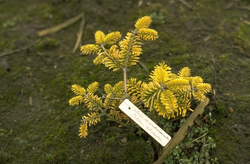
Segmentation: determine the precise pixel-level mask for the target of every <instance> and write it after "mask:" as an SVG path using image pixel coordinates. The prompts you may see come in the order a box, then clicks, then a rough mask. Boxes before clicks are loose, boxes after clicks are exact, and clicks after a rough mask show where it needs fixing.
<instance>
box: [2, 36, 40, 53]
mask: <svg viewBox="0 0 250 164" xmlns="http://www.w3.org/2000/svg"><path fill="white" fill-rule="evenodd" d="M39 41H40V40H37V41H35V42H33V43H32V44H30V45H28V46H26V47H23V48H20V49H16V50H13V51H10V52H5V53H3V54H0V57H3V56H6V55H11V54H14V53H17V52H20V51H23V50H27V49H28V48H30V47H32V46H34V45H36V44H37V43H38V42H39Z"/></svg>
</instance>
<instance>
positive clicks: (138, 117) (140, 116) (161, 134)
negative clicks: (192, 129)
mask: <svg viewBox="0 0 250 164" xmlns="http://www.w3.org/2000/svg"><path fill="white" fill-rule="evenodd" d="M119 108H120V109H121V110H122V111H123V112H124V113H126V114H127V115H128V116H129V117H130V118H131V119H132V120H133V121H134V122H136V123H137V124H138V125H139V126H140V127H141V128H142V129H144V130H145V131H146V132H147V133H148V134H149V135H151V136H152V137H153V138H154V139H155V140H156V141H157V142H159V143H160V144H161V145H162V146H165V145H166V144H167V143H168V142H169V141H170V140H171V137H170V136H169V135H168V134H167V133H166V132H165V131H163V130H162V129H161V128H160V127H159V126H158V125H157V124H155V123H154V122H153V121H152V120H151V119H150V118H149V117H148V116H146V115H145V114H144V113H143V112H142V111H141V110H140V109H138V108H137V107H136V106H135V105H134V104H133V103H132V102H130V101H129V100H128V99H125V100H124V101H123V102H122V103H121V105H120V106H119Z"/></svg>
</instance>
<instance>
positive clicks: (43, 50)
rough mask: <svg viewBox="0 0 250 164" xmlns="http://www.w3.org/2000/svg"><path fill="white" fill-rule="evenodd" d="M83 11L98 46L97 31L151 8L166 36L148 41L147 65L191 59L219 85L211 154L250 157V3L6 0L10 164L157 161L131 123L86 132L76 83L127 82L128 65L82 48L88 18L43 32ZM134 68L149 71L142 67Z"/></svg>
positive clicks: (0, 19) (236, 163)
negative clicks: (102, 61)
mask: <svg viewBox="0 0 250 164" xmlns="http://www.w3.org/2000/svg"><path fill="white" fill-rule="evenodd" d="M192 6H193V7H192ZM191 8H192V9H191ZM185 10H187V11H186V12H184V11H185ZM182 12H184V13H182ZM80 13H84V14H85V20H86V21H85V26H84V31H83V37H82V41H81V42H82V45H84V44H89V43H94V33H95V31H97V30H102V31H104V32H105V33H108V32H111V31H120V32H121V33H122V34H123V36H124V35H125V34H126V32H127V31H129V30H132V29H133V27H134V26H133V25H134V22H135V21H136V20H137V19H138V18H140V17H142V16H145V15H151V16H152V19H153V24H152V28H154V29H155V30H157V31H158V33H159V39H157V40H156V41H154V42H149V43H145V44H144V45H143V55H142V56H141V62H142V63H143V64H144V65H145V66H146V68H147V69H148V70H149V71H151V70H152V69H153V68H154V66H155V65H156V64H158V63H159V62H161V61H165V62H166V63H167V64H168V65H169V66H170V67H171V68H172V70H173V72H178V70H180V68H182V67H184V66H187V67H190V69H191V71H192V75H195V76H196V75H198V76H201V77H202V78H203V79H204V81H205V82H207V83H210V84H211V85H212V88H213V89H212V91H211V94H210V95H212V96H210V104H209V105H208V107H207V108H206V110H209V111H211V113H212V115H213V117H214V119H216V124H214V125H211V127H210V133H209V135H210V136H211V137H213V138H214V140H215V141H216V144H217V148H216V149H214V151H213V152H212V154H211V155H212V156H213V157H217V158H218V163H226V164H247V163H250V136H249V135H250V87H249V84H250V1H248V0H237V1H236V0H235V1H226V0H200V1H197V0H186V1H184V0H182V1H181V0H180V1H174V0H169V1H163V0H158V1H152V0H140V1H139V0H136V1H132V0H126V1H125V0H124V1H122V0H117V1H111V0H44V1H40V0H23V1H19V0H0V114H1V115H0V163H8V164H9V163H13V164H18V163H46V164H47V163H100V161H104V162H103V163H117V161H123V162H122V163H151V162H152V160H153V157H152V154H153V149H152V148H150V146H149V145H148V144H147V143H146V142H145V141H144V140H143V139H140V138H139V137H137V138H135V137H134V136H132V135H130V134H129V133H125V132H126V129H123V128H118V127H117V126H109V125H99V126H97V127H95V128H93V129H92V130H91V134H90V135H89V136H88V137H87V138H86V139H81V138H79V137H78V128H79V124H80V120H81V117H82V115H83V114H84V113H86V112H87V109H86V108H85V107H82V106H79V107H71V106H69V104H68V100H69V99H70V98H71V97H73V93H72V92H71V85H72V84H80V85H82V86H87V85H88V84H90V83H92V82H93V81H98V82H99V83H100V86H103V85H104V84H106V83H110V84H114V83H116V82H118V81H120V80H122V72H111V71H109V70H108V69H107V68H105V67H104V66H103V65H98V66H95V65H94V64H93V62H92V60H93V58H94V56H85V55H82V54H81V53H80V48H78V49H77V50H76V52H75V53H72V50H73V48H74V46H75V43H76V40H77V33H78V31H79V27H80V23H81V21H80V20H78V21H77V22H75V23H74V24H71V25H68V26H67V27H66V28H63V29H61V30H60V31H57V32H55V33H52V34H49V35H46V36H39V35H38V32H39V31H40V30H44V29H47V28H50V27H54V26H56V25H58V24H60V23H62V22H65V21H67V20H68V19H71V18H73V17H75V16H77V15H78V14H80ZM181 13H182V14H181ZM128 74H129V76H131V77H137V78H141V79H143V78H144V79H145V78H146V77H147V76H148V72H147V71H145V69H144V68H142V67H141V66H139V65H138V66H135V67H133V69H131V70H130V71H129V72H128ZM124 138H125V139H126V140H127V141H126V142H125V141H124ZM121 141H123V142H121ZM98 161H99V162H98ZM109 161H112V162H109ZM138 161H139V162H138Z"/></svg>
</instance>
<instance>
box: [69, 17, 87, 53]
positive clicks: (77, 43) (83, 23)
mask: <svg viewBox="0 0 250 164" xmlns="http://www.w3.org/2000/svg"><path fill="white" fill-rule="evenodd" d="M84 26H85V14H84V13H82V21H81V24H80V29H79V32H78V33H77V40H76V44H75V47H74V49H73V51H72V52H73V53H75V52H76V49H77V48H78V47H79V46H80V44H81V40H82V35H83V31H84Z"/></svg>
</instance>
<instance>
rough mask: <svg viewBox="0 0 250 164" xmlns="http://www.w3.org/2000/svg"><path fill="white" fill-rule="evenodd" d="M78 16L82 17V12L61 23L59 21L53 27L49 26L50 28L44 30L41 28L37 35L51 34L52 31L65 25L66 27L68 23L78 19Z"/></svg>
mask: <svg viewBox="0 0 250 164" xmlns="http://www.w3.org/2000/svg"><path fill="white" fill-rule="evenodd" d="M80 18H82V13H81V14H79V15H77V16H75V17H73V18H71V19H69V20H67V21H66V22H63V23H60V24H58V25H56V26H54V27H51V28H48V29H45V30H41V31H39V32H38V35H39V36H44V35H48V34H52V33H55V32H57V31H59V30H61V29H63V28H65V27H68V26H69V25H71V24H73V23H75V22H76V21H77V20H79V19H80Z"/></svg>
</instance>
